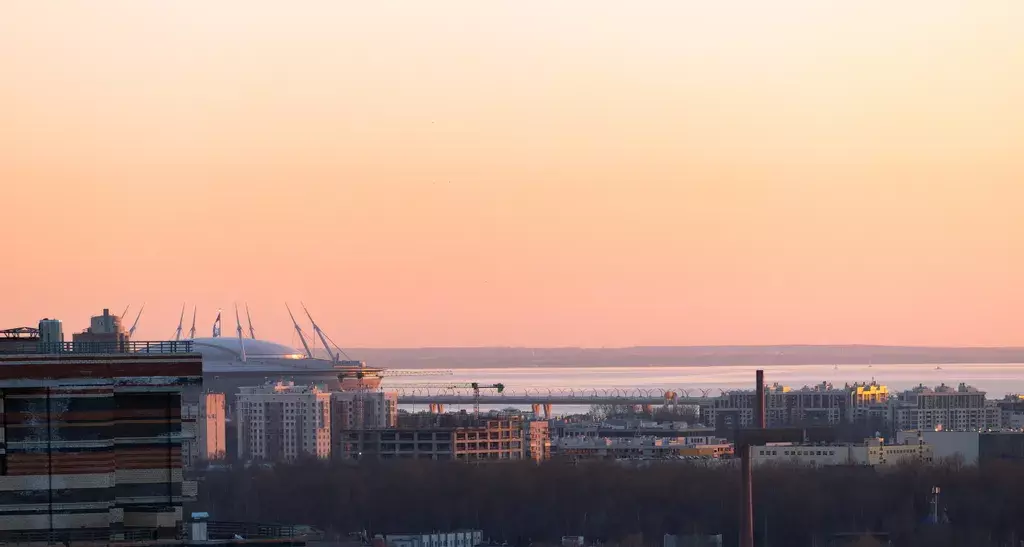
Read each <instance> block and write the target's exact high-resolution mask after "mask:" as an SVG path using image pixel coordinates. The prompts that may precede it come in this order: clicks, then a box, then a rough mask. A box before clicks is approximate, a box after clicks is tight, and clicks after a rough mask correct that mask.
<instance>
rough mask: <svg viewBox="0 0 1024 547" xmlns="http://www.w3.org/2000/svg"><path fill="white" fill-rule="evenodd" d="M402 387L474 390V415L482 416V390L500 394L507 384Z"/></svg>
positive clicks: (472, 383) (474, 383) (415, 385)
mask: <svg viewBox="0 0 1024 547" xmlns="http://www.w3.org/2000/svg"><path fill="white" fill-rule="evenodd" d="M402 387H412V388H417V387H422V388H436V389H472V390H473V415H474V416H479V415H480V390H481V389H493V390H494V391H496V392H498V393H504V392H505V384H481V383H480V382H467V383H457V384H411V385H408V386H402Z"/></svg>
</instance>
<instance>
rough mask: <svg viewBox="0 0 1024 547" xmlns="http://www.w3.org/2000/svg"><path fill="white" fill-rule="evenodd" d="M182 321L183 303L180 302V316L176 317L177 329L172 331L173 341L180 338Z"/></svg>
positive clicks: (183, 313)
mask: <svg viewBox="0 0 1024 547" xmlns="http://www.w3.org/2000/svg"><path fill="white" fill-rule="evenodd" d="M184 322H185V303H184V302H182V303H181V316H179V317H178V328H177V330H175V331H174V341H175V342H177V341H179V340H181V328H182V323H184Z"/></svg>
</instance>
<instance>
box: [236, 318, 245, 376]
mask: <svg viewBox="0 0 1024 547" xmlns="http://www.w3.org/2000/svg"><path fill="white" fill-rule="evenodd" d="M235 330H236V331H237V332H238V347H239V348H241V350H242V362H243V363H244V362H245V336H242V320H241V319H239V318H238V304H235Z"/></svg>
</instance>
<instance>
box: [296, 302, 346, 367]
mask: <svg viewBox="0 0 1024 547" xmlns="http://www.w3.org/2000/svg"><path fill="white" fill-rule="evenodd" d="M299 304H301V305H302V311H304V312H306V317H308V318H309V322H310V323H312V324H313V332H314V333H316V335H317V337H319V338H320V341H321V342H323V344H324V350H326V351H327V355H328V356H329V357H330V358H331V362H332V363H337V362H338V360H339V359H340V357H338V355H337V354H336V353H334V352H333V351H331V345H330V344H329V343H327V337H326V336H324V331H322V330H320V327H318V326H317V324H316V321H314V320H313V316H312V315H310V313H309V310H307V309H306V305H305V304H302V303H301V302H300V303H299Z"/></svg>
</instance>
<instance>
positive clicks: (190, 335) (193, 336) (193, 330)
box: [188, 306, 196, 340]
mask: <svg viewBox="0 0 1024 547" xmlns="http://www.w3.org/2000/svg"><path fill="white" fill-rule="evenodd" d="M188 339H189V340H195V339H196V307H195V306H192V328H190V329H188Z"/></svg>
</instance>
